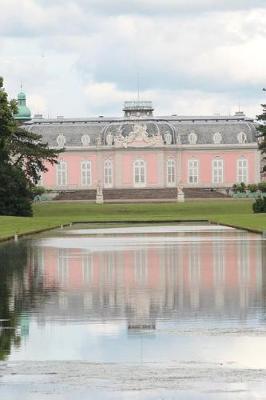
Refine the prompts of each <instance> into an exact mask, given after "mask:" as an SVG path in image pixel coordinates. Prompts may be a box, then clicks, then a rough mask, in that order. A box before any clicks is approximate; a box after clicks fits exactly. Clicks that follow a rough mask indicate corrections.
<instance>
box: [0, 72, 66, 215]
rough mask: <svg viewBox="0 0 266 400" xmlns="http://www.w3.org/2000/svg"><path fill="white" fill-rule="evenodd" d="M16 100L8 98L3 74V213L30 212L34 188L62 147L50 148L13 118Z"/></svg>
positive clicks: (0, 188) (0, 97)
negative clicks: (57, 148)
mask: <svg viewBox="0 0 266 400" xmlns="http://www.w3.org/2000/svg"><path fill="white" fill-rule="evenodd" d="M16 111H17V105H16V101H15V100H11V101H8V97H7V93H6V91H5V90H4V87H3V79H2V78H1V77H0V215H22V216H25V215H31V214H32V210H31V203H32V197H33V196H32V190H33V188H34V186H35V185H36V184H37V182H38V181H39V179H40V175H41V173H42V172H45V171H47V166H46V165H47V163H50V164H54V163H56V162H57V155H58V153H59V152H60V150H53V149H49V147H48V144H47V143H42V141H41V140H42V137H41V136H40V135H37V134H35V133H32V132H29V131H27V130H25V129H23V128H22V126H20V125H19V124H18V122H17V121H16V120H15V119H14V114H15V113H16Z"/></svg>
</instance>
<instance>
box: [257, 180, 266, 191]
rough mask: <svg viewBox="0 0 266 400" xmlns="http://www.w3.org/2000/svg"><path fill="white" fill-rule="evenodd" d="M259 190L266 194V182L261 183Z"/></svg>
mask: <svg viewBox="0 0 266 400" xmlns="http://www.w3.org/2000/svg"><path fill="white" fill-rule="evenodd" d="M258 189H259V190H260V191H261V192H262V193H265V192H266V182H260V183H259V184H258Z"/></svg>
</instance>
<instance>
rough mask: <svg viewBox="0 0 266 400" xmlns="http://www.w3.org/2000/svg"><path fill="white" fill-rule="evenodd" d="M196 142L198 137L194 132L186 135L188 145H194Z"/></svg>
mask: <svg viewBox="0 0 266 400" xmlns="http://www.w3.org/2000/svg"><path fill="white" fill-rule="evenodd" d="M197 140H198V136H197V135H196V133H195V132H191V133H190V134H189V135H188V142H189V144H196V143H197Z"/></svg>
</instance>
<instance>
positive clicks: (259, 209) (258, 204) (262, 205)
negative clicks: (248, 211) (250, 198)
mask: <svg viewBox="0 0 266 400" xmlns="http://www.w3.org/2000/svg"><path fill="white" fill-rule="evenodd" d="M253 211H254V213H264V212H266V198H265V197H264V198H259V199H257V200H256V201H255V203H253Z"/></svg>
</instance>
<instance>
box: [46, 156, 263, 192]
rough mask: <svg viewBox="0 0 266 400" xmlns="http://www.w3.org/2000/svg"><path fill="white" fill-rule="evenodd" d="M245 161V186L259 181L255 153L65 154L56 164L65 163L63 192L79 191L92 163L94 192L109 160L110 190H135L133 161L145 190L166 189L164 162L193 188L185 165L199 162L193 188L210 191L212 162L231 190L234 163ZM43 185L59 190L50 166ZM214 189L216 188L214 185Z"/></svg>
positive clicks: (54, 172) (235, 173)
mask: <svg viewBox="0 0 266 400" xmlns="http://www.w3.org/2000/svg"><path fill="white" fill-rule="evenodd" d="M241 157H244V158H245V159H247V160H248V183H256V182H257V181H258V180H259V169H260V165H259V163H258V151H257V149H234V150H232V149H230V150H217V149H214V150H200V149H198V150H182V151H180V150H179V149H173V150H170V151H169V149H168V150H167V151H164V150H162V149H156V148H155V149H153V150H151V149H139V150H131V149H127V150H121V149H116V150H114V151H113V152H108V153H107V152H105V151H97V152H96V151H90V152H85V151H76V152H72V151H68V152H65V153H63V154H61V155H60V157H59V160H63V161H66V162H67V171H68V173H67V175H68V180H67V185H66V187H63V188H61V189H62V190H63V189H68V188H69V189H82V188H84V187H82V186H81V169H80V168H81V162H82V161H86V160H87V161H91V167H92V184H91V187H92V188H96V186H97V182H98V181H99V180H100V181H101V182H102V184H103V183H104V161H105V160H106V159H109V160H112V163H113V187H117V188H123V187H124V188H130V187H132V188H133V187H134V170H133V165H134V161H135V160H138V159H141V160H143V161H144V162H145V165H146V184H145V186H146V187H167V186H168V184H167V160H168V159H169V158H171V159H174V160H175V164H176V178H177V179H176V183H178V181H180V182H181V183H182V184H183V185H184V186H193V185H192V184H189V182H188V161H189V160H192V159H196V160H198V161H199V182H198V184H196V185H195V186H202V187H204V186H205V187H212V186H214V185H213V183H212V161H213V160H214V159H215V158H221V159H223V162H224V180H223V183H222V184H221V186H228V187H229V186H232V185H233V184H234V183H236V181H237V160H238V159H240V158H241ZM42 184H43V185H44V186H45V187H48V188H54V189H60V187H58V186H57V180H56V166H52V167H51V166H49V171H48V172H47V173H46V174H44V176H43V181H42ZM216 186H217V185H216Z"/></svg>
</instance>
